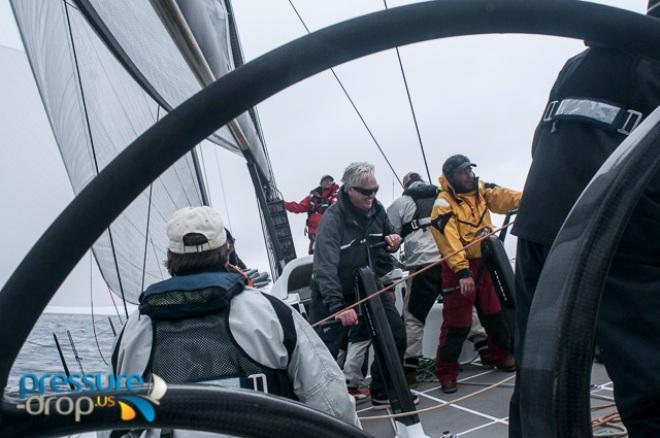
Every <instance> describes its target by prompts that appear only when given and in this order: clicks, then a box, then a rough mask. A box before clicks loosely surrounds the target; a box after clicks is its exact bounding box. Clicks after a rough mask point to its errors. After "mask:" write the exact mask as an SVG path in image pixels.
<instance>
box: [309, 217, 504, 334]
mask: <svg viewBox="0 0 660 438" xmlns="http://www.w3.org/2000/svg"><path fill="white" fill-rule="evenodd" d="M514 222H515V221H511V222H509V223H508V224H506V225H502V226H501V227H499V228H497V229H496V230H493V231H491V232H490V233H488V234H486V235H484V236H481V237H480V238H478V239H476V240H473V241H472V242H470V243H468V244H467V245H465V246H464V247H462V248H460V249H457V250H456V251H453V252H451V253H449V254H448V255H446V256H444V257H442V258H441V259H440V260H438V261H437V262H434V263H431V264H429V265H427V266H425V267H423V268H422V269H420V270H419V271H417V272H415V273H414V274H411V275H408V276H407V277H406V278H402V279H401V280H397V281H395V282H393V283H391V284H389V285H388V286H385V287H384V288H382V289H380V290H378V291H376V292H374V293H373V294H371V295H369V296H368V297H366V298H363V299H361V300H359V301H356V302H355V303H353V304H351V305H350V306H346V307H344V308H343V309H340V310H338V311H336V312H335V313H333V314H331V315H329V316H327V317H325V318H323V319H322V320H320V321H317V322H315V323H314V324H312V327H318V326H319V325H321V324H323V323H326V322H328V321H330V320H332V319H335V317H336V316H337V315H339V314H340V313H342V312H345V311H347V310H351V309H353V308H355V307H357V306H359V305H360V304H362V303H366V302H367V301H369V300H370V299H372V298H375V297H377V296H378V295H380V294H382V293H384V292H387V291H388V290H390V289H392V288H394V287H396V286H397V285H399V284H401V283H405V282H406V281H408V280H410V279H412V278H415V277H416V276H418V275H420V274H421V273H422V272H425V271H427V270H429V269H431V268H433V267H434V266H437V265H439V264H440V263H442V262H444V261H445V260H447V259H448V258H450V257H453V256H455V255H456V254H458V253H460V252H461V251H465V250H466V249H468V248H470V247H472V246H474V245H476V244H477V243H479V242H481V241H482V240H484V239H486V238H487V237H490V236H492V235H494V234H495V233H498V232H500V231H501V230H503V229H505V228H507V227H510V226H511V225H513V223H514Z"/></svg>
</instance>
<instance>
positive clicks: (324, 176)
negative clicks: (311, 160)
mask: <svg viewBox="0 0 660 438" xmlns="http://www.w3.org/2000/svg"><path fill="white" fill-rule="evenodd" d="M326 179H329V180H330V181H334V180H335V179H334V178H333V177H332V176H330V175H323V176H322V177H321V181H320V182H319V184H321V183H322V182H323V181H325V180H326Z"/></svg>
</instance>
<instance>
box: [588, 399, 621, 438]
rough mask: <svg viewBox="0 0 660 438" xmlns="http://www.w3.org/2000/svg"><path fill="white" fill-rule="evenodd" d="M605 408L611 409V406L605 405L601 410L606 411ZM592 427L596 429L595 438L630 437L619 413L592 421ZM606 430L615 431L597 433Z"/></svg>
mask: <svg viewBox="0 0 660 438" xmlns="http://www.w3.org/2000/svg"><path fill="white" fill-rule="evenodd" d="M605 407H611V405H603V406H602V407H599V408H600V409H604V408H605ZM592 409H593V408H592ZM591 427H592V428H593V429H594V437H599V438H600V437H608V438H609V437H611V438H614V437H625V436H628V430H627V429H626V427H625V426H624V425H623V424H621V415H620V414H619V413H618V412H612V413H610V414H607V415H603V416H602V417H598V418H596V419H594V420H592V421H591ZM605 428H609V429H614V431H609V430H605V431H603V432H601V433H597V430H598V429H605Z"/></svg>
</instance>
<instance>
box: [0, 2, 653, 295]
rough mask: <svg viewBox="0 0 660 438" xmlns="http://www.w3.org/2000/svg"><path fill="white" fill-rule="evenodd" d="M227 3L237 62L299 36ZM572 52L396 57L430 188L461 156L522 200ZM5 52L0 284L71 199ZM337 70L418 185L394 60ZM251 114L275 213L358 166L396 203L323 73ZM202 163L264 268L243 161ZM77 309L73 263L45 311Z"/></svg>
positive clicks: (423, 52) (411, 50)
mask: <svg viewBox="0 0 660 438" xmlns="http://www.w3.org/2000/svg"><path fill="white" fill-rule="evenodd" d="M404 3H410V2H403V1H388V5H389V6H390V7H394V6H398V5H401V4H404ZM597 3H603V4H608V5H612V6H618V7H621V8H625V9H630V10H633V11H638V12H642V11H643V10H644V9H645V6H646V0H610V1H605V0H602V1H598V2H597ZM233 4H234V9H235V13H236V17H237V20H238V27H239V32H240V38H241V42H242V44H243V49H244V52H245V57H246V59H247V60H250V59H253V58H255V57H256V56H259V55H261V54H263V53H265V52H266V51H268V50H270V49H273V48H275V47H277V46H279V45H281V44H283V43H286V42H288V41H290V40H292V39H294V38H297V37H299V36H301V35H303V34H304V33H305V31H304V28H303V26H302V25H301V24H300V22H299V21H298V18H297V17H296V15H295V13H294V12H293V10H292V9H291V7H290V6H289V3H288V1H287V0H268V1H265V0H234V2H233ZM294 4H296V6H297V7H298V9H299V11H300V13H301V15H302V16H303V18H304V19H305V21H306V22H307V24H308V26H309V27H310V28H311V29H312V30H315V29H319V28H321V27H324V26H327V25H330V24H332V23H335V22H338V21H341V20H345V19H348V18H351V17H354V16H357V15H361V14H364V13H368V12H373V11H376V10H380V9H382V8H383V3H382V1H381V0H368V1H367V0H359V1H356V0H335V1H332V2H319V1H315V0H294ZM0 45H2V46H7V47H13V48H15V49H17V50H19V51H20V50H22V45H21V42H20V38H19V37H18V34H17V31H16V27H15V23H14V19H13V16H12V13H11V8H10V7H9V2H8V0H0ZM583 48H584V46H583V44H582V42H581V41H577V40H567V39H561V38H556V37H539V36H523V35H486V36H471V37H460V38H450V39H443V40H438V41H432V42H426V43H420V44H415V45H412V46H407V47H403V48H401V50H400V52H401V58H402V60H403V67H404V69H405V72H406V74H407V77H408V83H409V86H410V91H411V94H412V99H413V103H414V105H415V109H416V112H417V117H418V122H419V126H420V131H421V136H422V140H423V142H424V146H425V150H426V154H427V158H428V161H429V167H430V172H431V176H432V178H433V180H434V182H435V181H436V179H437V176H438V175H439V173H440V168H441V166H442V162H443V161H444V159H445V158H446V157H448V156H449V155H452V154H455V153H463V154H466V155H468V156H469V157H470V158H471V159H472V160H473V161H474V162H476V163H477V164H478V165H479V167H478V168H477V173H478V174H479V175H480V176H481V177H482V179H484V180H487V181H492V182H496V183H498V184H500V185H503V186H508V187H511V188H516V189H522V187H523V184H524V180H525V176H526V174H527V170H528V168H529V164H530V143H531V138H532V133H533V130H534V128H535V126H536V123H537V122H538V120H539V118H540V114H541V112H542V110H543V108H544V106H545V103H546V97H547V94H548V92H549V90H550V87H551V85H552V83H553V82H554V79H555V77H556V75H557V73H558V71H559V69H560V68H561V66H562V65H563V63H564V61H565V60H566V59H567V58H568V57H570V56H572V55H574V54H576V53H577V52H579V51H580V50H582V49H583ZM5 51H6V50H5ZM12 53H14V54H10V55H5V56H4V57H3V59H9V58H11V59H13V60H14V62H15V64H16V65H15V66H14V67H12V68H11V69H10V68H8V67H5V66H3V67H2V70H0V86H3V87H4V88H3V90H5V93H6V92H7V91H6V90H12V89H14V90H18V91H20V93H19V92H18V91H16V92H14V93H13V94H10V96H12V99H7V98H6V97H3V99H2V100H1V101H0V117H2V120H0V127H2V126H3V125H4V126H5V129H8V128H7V125H8V124H11V125H12V126H14V127H15V126H18V123H20V121H21V120H22V119H24V118H25V116H24V115H21V114H20V113H18V112H17V108H22V110H23V111H27V112H29V115H30V120H35V122H34V126H30V127H29V128H28V129H26V130H24V131H25V135H24V136H23V137H20V136H19V137H16V136H14V137H13V140H12V141H9V140H8V138H7V137H6V136H5V135H0V145H2V151H3V152H2V153H3V160H0V163H2V164H1V166H2V167H0V171H1V172H2V173H1V174H2V176H1V177H0V178H1V179H0V182H1V184H0V196H2V202H3V211H5V214H3V225H4V226H3V227H2V228H0V230H2V231H1V232H2V239H3V242H4V243H5V244H4V245H3V246H2V248H3V249H2V252H0V263H1V264H0V283H4V281H6V279H7V277H8V275H9V274H10V273H11V272H12V271H13V269H14V268H15V266H16V265H17V264H18V262H19V261H20V259H21V258H22V257H23V255H24V254H25V253H26V252H27V251H28V249H29V247H30V246H31V245H32V244H33V243H34V241H36V239H37V238H38V237H39V235H40V234H41V233H42V232H43V231H44V229H45V228H46V226H47V225H48V224H49V223H50V222H51V221H52V220H53V219H54V218H55V216H56V215H57V214H58V213H59V212H60V211H61V210H62V209H63V208H64V206H65V205H66V204H67V202H69V201H70V199H71V197H72V191H71V189H70V185H69V183H68V180H67V179H66V174H65V172H64V168H63V166H62V164H61V160H60V158H59V153H58V152H57V149H56V146H55V143H54V141H53V140H52V134H51V133H50V131H49V127H48V123H47V120H46V119H45V115H44V114H43V109H41V107H40V101H39V98H38V94H37V93H36V88H35V86H34V82H33V81H21V84H22V85H21V87H18V86H15V85H12V84H8V83H7V77H8V75H9V74H10V73H11V74H13V75H14V76H13V77H16V72H17V71H18V72H19V73H20V72H25V75H26V76H29V67H27V63H26V60H25V57H24V55H22V54H21V53H20V52H16V51H13V52H12ZM336 71H337V73H338V75H339V76H340V78H341V79H342V80H343V81H344V84H345V86H346V88H347V89H348V91H349V93H350V94H351V96H352V98H353V99H354V100H355V103H356V104H357V106H358V107H359V108H360V110H361V111H362V113H363V115H364V117H365V119H366V120H367V123H368V124H369V126H370V128H371V129H372V131H373V132H374V134H375V136H376V138H377V139H378V140H379V142H380V143H381V145H382V147H383V149H384V150H385V151H386V153H387V155H388V157H389V159H390V161H391V162H392V163H393V165H394V167H395V170H396V172H397V173H398V174H399V176H400V177H402V176H403V175H404V174H405V173H407V172H409V171H413V170H414V171H417V172H420V173H422V174H425V173H426V172H425V169H424V167H423V161H422V156H421V152H420V148H419V145H418V142H417V138H416V135H415V130H414V125H413V121H412V117H411V113H410V110H409V106H408V102H407V98H406V94H405V89H404V86H403V81H402V79H401V72H400V69H399V65H398V63H397V58H396V54H395V52H394V51H391V50H390V51H387V52H383V53H379V54H376V55H373V56H369V57H366V58H363V59H360V60H357V61H354V62H351V63H348V64H345V65H342V66H340V67H338V68H337V69H336ZM26 84H27V85H26ZM30 84H32V85H31V86H29V85H30ZM23 93H24V94H23ZM4 96H6V94H5V95H4ZM19 103H20V104H19ZM258 112H259V115H260V118H261V121H262V124H263V130H264V134H265V137H266V142H267V146H268V150H269V153H270V157H271V159H272V167H273V170H274V172H275V177H276V181H277V184H278V187H279V189H280V190H281V192H282V193H283V194H284V196H285V198H286V200H299V199H301V198H303V197H304V196H305V195H306V194H307V193H308V192H309V191H310V190H311V189H312V188H314V187H316V185H318V180H319V177H320V176H321V175H323V174H326V173H329V174H331V175H333V176H334V177H335V178H336V179H338V178H339V177H340V176H341V172H342V169H343V168H344V167H345V166H346V164H348V163H349V162H351V161H363V160H364V161H371V162H373V163H374V164H375V165H376V167H377V177H378V180H379V183H380V186H381V188H382V189H381V191H380V192H379V199H380V200H381V202H383V203H384V204H385V205H386V206H387V205H389V204H390V202H391V201H392V199H393V198H394V197H396V196H399V195H400V192H401V189H400V187H398V185H397V184H395V183H394V178H393V176H392V174H391V172H390V171H389V169H388V167H387V165H386V164H385V162H384V160H383V159H382V158H381V157H380V155H379V153H378V152H377V150H376V147H375V146H374V144H373V142H372V140H371V139H370V137H369V135H368V134H367V132H366V130H365V129H364V127H363V126H362V125H361V123H360V121H359V119H358V118H357V116H356V115H355V113H354V111H353V109H352V108H351V106H350V104H349V103H348V101H347V100H346V98H345V97H344V95H343V94H342V92H341V90H340V88H339V86H338V85H337V84H336V82H335V80H334V78H333V77H332V75H331V74H330V73H329V72H325V73H321V74H318V75H316V76H314V77H312V78H310V79H308V80H305V81H303V82H301V83H299V84H297V85H295V86H293V87H291V88H289V89H287V90H285V91H283V92H281V93H279V94H278V95H276V96H274V97H272V98H271V99H269V100H267V101H265V102H263V103H262V104H260V105H259V106H258ZM16 131H20V130H17V129H14V130H13V132H14V133H16ZM28 134H29V135H28ZM16 135H18V134H16ZM35 137H36V138H35ZM8 143H11V144H8ZM26 145H29V147H26ZM203 159H204V162H205V164H206V168H207V176H208V182H209V187H210V193H211V200H212V201H213V204H214V206H215V207H216V208H217V209H218V210H220V211H221V212H222V214H223V215H224V216H225V217H226V218H227V222H228V224H229V225H230V227H231V228H232V231H233V234H234V235H236V237H237V239H238V243H237V247H238V249H239V253H240V254H241V256H242V257H243V258H244V259H245V261H246V262H247V263H248V264H249V265H252V266H257V267H260V268H261V269H263V270H265V269H267V261H266V256H265V252H264V247H263V238H262V236H261V232H260V226H259V219H258V214H257V210H256V201H255V198H254V190H253V189H252V185H251V183H250V180H249V177H248V174H247V170H246V168H245V165H244V162H243V160H242V159H241V158H240V157H238V156H235V155H232V154H231V153H228V152H226V151H224V150H218V148H215V147H212V146H208V147H205V148H204V156H203ZM219 174H221V175H222V180H221V179H220V177H219ZM289 220H290V222H291V228H292V232H293V234H294V238H295V242H296V248H297V251H298V254H299V255H305V254H306V248H307V239H306V238H305V237H304V236H303V234H302V231H303V228H304V223H305V215H289ZM94 281H95V283H94V284H95V286H94V290H95V292H94V294H95V301H96V300H98V303H100V304H101V305H108V304H109V301H108V298H107V292H106V291H105V289H104V287H103V285H102V281H101V280H100V279H99V277H98V276H96V277H95V280H94ZM88 302H89V259H85V260H83V263H82V266H81V267H79V268H78V269H77V270H76V271H75V272H74V274H72V278H70V279H69V280H68V281H67V283H65V285H64V286H63V288H62V290H61V291H60V292H58V295H56V298H55V299H54V301H53V302H52V304H55V305H75V306H84V305H87V303H88Z"/></svg>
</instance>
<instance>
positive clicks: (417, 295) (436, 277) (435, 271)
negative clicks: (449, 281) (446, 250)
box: [408, 264, 442, 323]
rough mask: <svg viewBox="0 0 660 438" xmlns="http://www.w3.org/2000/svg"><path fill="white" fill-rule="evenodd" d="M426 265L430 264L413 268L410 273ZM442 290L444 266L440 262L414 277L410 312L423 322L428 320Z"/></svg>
mask: <svg viewBox="0 0 660 438" xmlns="http://www.w3.org/2000/svg"><path fill="white" fill-rule="evenodd" d="M426 266H428V265H424V266H419V267H415V268H412V269H411V270H410V273H411V274H414V273H416V272H417V271H419V270H421V269H423V268H425V267H426ZM441 290H442V266H441V265H439V264H438V265H435V266H433V267H431V268H429V269H427V270H426V271H424V272H422V273H421V274H419V275H417V276H416V277H413V279H412V281H411V285H410V299H409V300H408V312H410V314H411V315H412V316H414V317H415V318H417V320H418V321H420V322H422V323H424V322H426V317H427V316H428V315H429V312H430V311H431V307H433V304H434V303H435V301H436V300H437V299H438V296H439V295H440V291H441Z"/></svg>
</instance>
